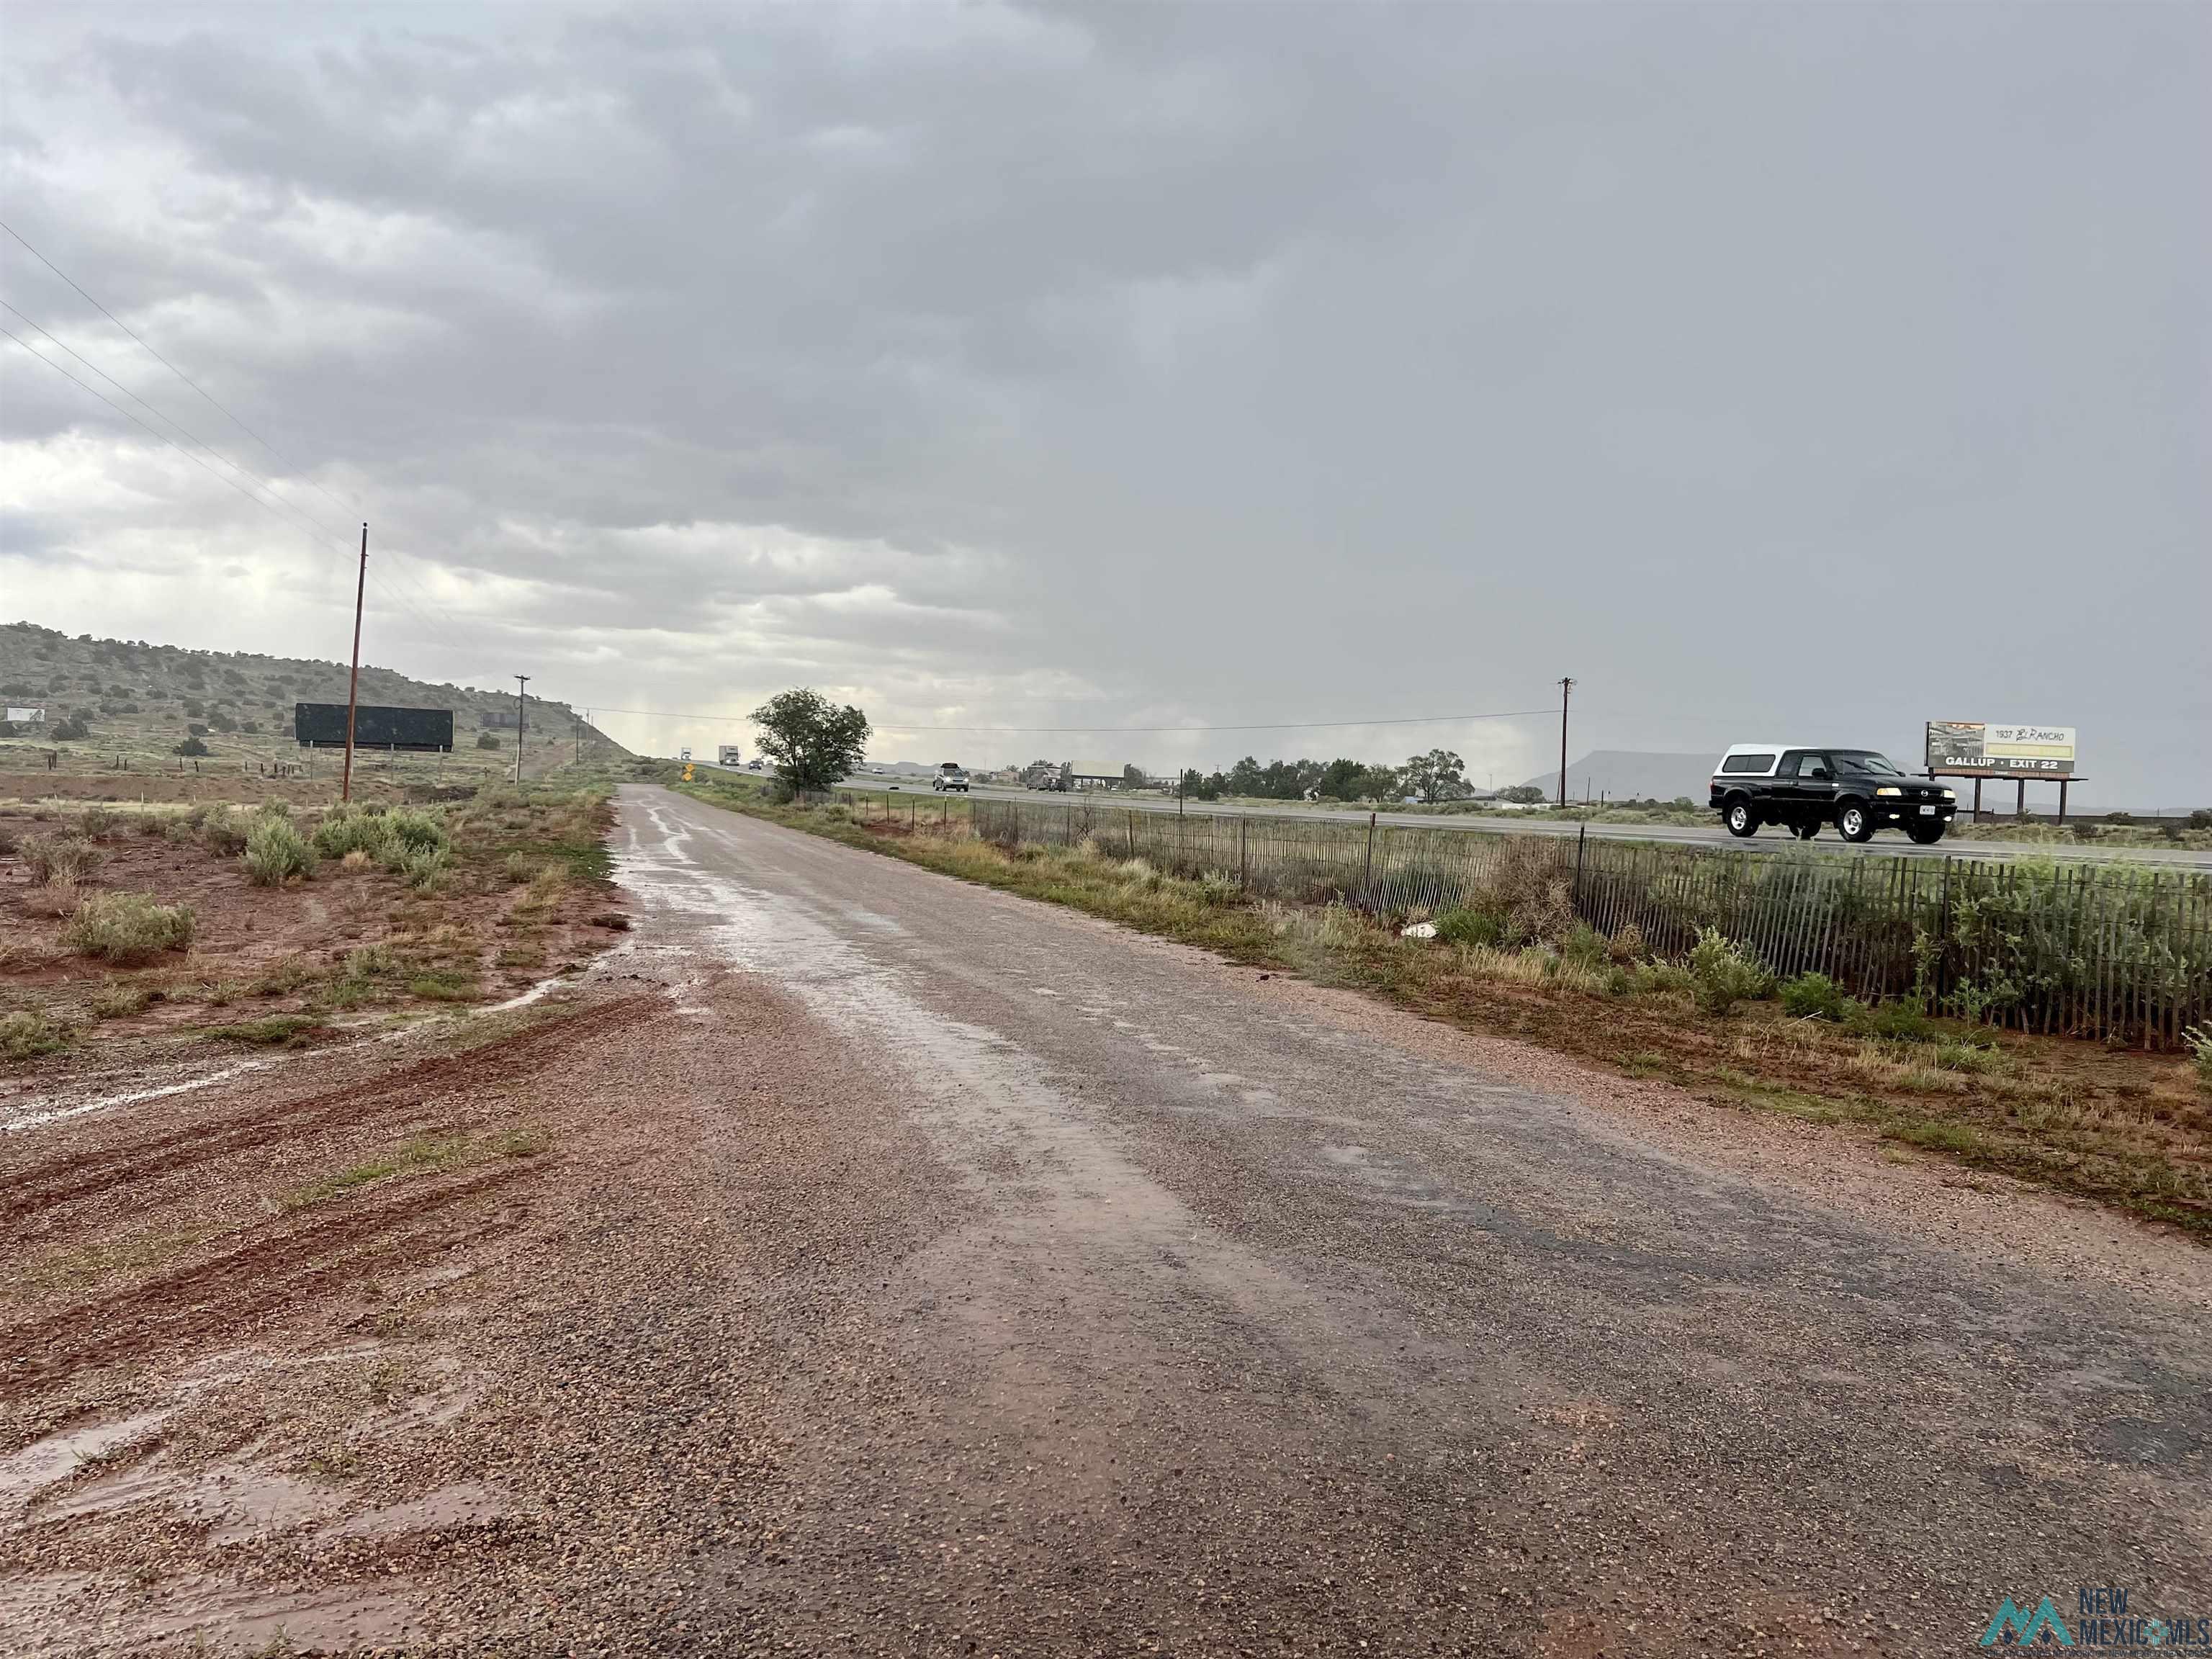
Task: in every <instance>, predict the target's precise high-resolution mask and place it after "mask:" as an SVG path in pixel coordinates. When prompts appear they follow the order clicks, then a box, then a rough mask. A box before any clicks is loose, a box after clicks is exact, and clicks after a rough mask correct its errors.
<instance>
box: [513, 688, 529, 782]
mask: <svg viewBox="0 0 2212 1659" xmlns="http://www.w3.org/2000/svg"><path fill="white" fill-rule="evenodd" d="M528 684H530V676H529V675H527V674H517V675H516V676H515V677H514V781H515V782H516V784H518V785H520V783H521V781H522V737H523V733H524V732H526V731H528V730H529V728H530V704H529V701H528V699H527V698H526V696H524V695H523V688H524V687H526V686H527V685H528Z"/></svg>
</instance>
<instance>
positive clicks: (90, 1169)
mask: <svg viewBox="0 0 2212 1659" xmlns="http://www.w3.org/2000/svg"><path fill="white" fill-rule="evenodd" d="M659 1006H660V999H659V998H658V997H651V996H638V997H625V998H623V999H622V1000H619V1001H615V1002H609V1003H602V1004H599V1005H598V1006H592V1007H587V1008H585V1009H582V1010H580V1011H579V1012H575V1013H573V1014H569V1015H567V1016H564V1017H561V1018H553V1019H548V1020H544V1021H541V1022H539V1023H538V1024H533V1025H531V1026H529V1027H527V1028H526V1029H525V1030H520V1031H518V1032H516V1033H515V1034H514V1035H513V1036H510V1037H506V1038H502V1039H500V1040H498V1041H496V1042H489V1043H485V1044H483V1045H482V1046H480V1047H477V1048H471V1049H469V1050H467V1051H466V1052H465V1053H461V1054H438V1055H434V1056H432V1057H430V1058H428V1059H427V1060H418V1061H416V1062H415V1063H414V1064H412V1065H410V1066H404V1067H403V1068H401V1069H400V1070H398V1071H395V1072H392V1073H386V1074H384V1075H381V1076H374V1077H370V1078H366V1079H362V1080H361V1081H359V1082H356V1083H349V1084H346V1085H343V1086H341V1087H338V1088H336V1089H329V1090H325V1091H320V1092H319V1093H316V1094H313V1095H309V1096H307V1097H304V1098H302V1099H299V1100H295V1101H289V1102H285V1103H278V1104H276V1105H274V1106H266V1105H261V1104H250V1105H248V1106H246V1107H244V1108H242V1109H237V1110H235V1111H234V1112H233V1113H232V1114H230V1115H229V1117H230V1121H229V1123H228V1127H223V1120H222V1118H221V1117H218V1118H217V1119H216V1121H215V1122H213V1123H210V1122H208V1121H200V1122H197V1123H194V1124H191V1125H190V1126H187V1127H182V1128H176V1129H171V1130H167V1132H165V1133H157V1134H151V1135H145V1136H139V1137H134V1138H130V1139H125V1140H124V1141H122V1142H121V1143H120V1144H117V1145H111V1146H103V1147H100V1148H99V1149H97V1150H95V1151H92V1152H76V1153H72V1154H70V1155H67V1156H64V1157H61V1158H55V1159H53V1160H52V1161H50V1162H47V1163H44V1164H38V1163H33V1164H32V1165H31V1166H30V1167H29V1168H28V1169H27V1170H21V1171H20V1172H18V1173H15V1174H12V1175H9V1176H4V1177H0V1238H6V1237H13V1236H16V1235H18V1234H20V1232H21V1228H20V1227H19V1226H17V1225H15V1224H17V1223H19V1222H21V1220H23V1219H24V1218H27V1217H30V1216H34V1215H35V1216H37V1217H39V1218H40V1219H41V1220H50V1219H51V1218H52V1211H53V1210H54V1209H55V1208H56V1207H57V1206H61V1205H64V1204H68V1203H71V1202H74V1201H76V1200H81V1199H85V1198H90V1197H94V1196H97V1195H99V1194H102V1193H105V1192H107V1191H110V1190H112V1189H113V1188H117V1187H121V1186H127V1185H130V1184H131V1183H133V1182H140V1181H146V1180H151V1179H154V1178H156V1177H159V1176H173V1175H175V1174H177V1173H178V1172H179V1171H181V1170H190V1169H193V1168H196V1167H198V1166H200V1165H203V1164H210V1163H212V1162H214V1161H216V1159H219V1158H225V1157H228V1156H229V1155H230V1154H232V1153H235V1152H251V1151H252V1150H254V1149H255V1148H257V1147H260V1146H268V1145H270V1143H272V1142H275V1141H277V1140H281V1139H287V1138H290V1137H294V1136H297V1135H301V1134H302V1133H307V1132H309V1131H312V1130H315V1129H319V1128H324V1127H329V1126H331V1125H332V1124H333V1123H337V1122H339V1121H346V1122H348V1123H358V1122H359V1121H361V1120H362V1117H363V1116H364V1115H366V1114H367V1113H368V1112H369V1111H370V1110H371V1109H375V1108H380V1107H389V1106H392V1105H398V1107H400V1108H401V1109H406V1108H409V1107H413V1106H417V1105H420V1104H421V1103H422V1102H423V1101H424V1100H425V1099H427V1098H428V1097H429V1096H430V1095H431V1094H433V1093H435V1092H436V1091H440V1090H441V1089H445V1088H448V1087H455V1086H463V1085H471V1084H479V1083H482V1082H483V1081H485V1080H486V1079H487V1077H489V1076H496V1077H497V1078H499V1079H502V1080H507V1079H513V1078H515V1077H518V1076H521V1075H524V1074H526V1072H527V1071H534V1070H537V1069H538V1068H540V1067H543V1066H546V1065H548V1064H550V1063H551V1062H552V1061H554V1060H558V1059H560V1058H561V1057H562V1055H564V1054H568V1052H570V1051H571V1050H572V1049H574V1048H576V1047H577V1046H578V1045H579V1044H580V1043H582V1042H587V1041H590V1040H592V1039H593V1038H597V1037H602V1036H607V1035H609V1034H611V1033H612V1032H614V1031H617V1030H622V1029H623V1028H624V1027H626V1026H629V1025H632V1024H636V1023H637V1022H638V1021H640V1020H641V1019H644V1018H648V1017H649V1016H651V1015H652V1014H653V1012H655V1011H656V1010H657V1009H658V1008H659Z"/></svg>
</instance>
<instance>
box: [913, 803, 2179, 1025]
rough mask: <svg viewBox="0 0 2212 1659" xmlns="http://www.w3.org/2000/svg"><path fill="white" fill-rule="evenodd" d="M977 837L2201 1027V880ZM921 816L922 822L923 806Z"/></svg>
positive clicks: (1314, 894) (1639, 855)
mask: <svg viewBox="0 0 2212 1659" xmlns="http://www.w3.org/2000/svg"><path fill="white" fill-rule="evenodd" d="M971 811H972V815H973V823H974V827H975V833H976V834H977V835H978V836H982V837H984V838H985V839H987V840H989V841H993V842H998V843H1000V844H1001V845H1005V846H1014V845H1018V844H1021V843H1024V842H1028V843H1030V844H1042V845H1046V846H1073V845H1077V844H1079V843H1080V842H1084V841H1085V840H1089V841H1091V842H1093V843H1095V844H1096V845H1097V847H1098V848H1099V849H1100V850H1101V851H1103V852H1107V853H1112V854H1120V855H1121V856H1124V857H1129V858H1143V859H1145V860H1147V861H1148V862H1150V863H1152V864H1153V865H1155V866H1158V867H1159V868H1162V869H1164V870H1169V871H1171V872H1175V873H1176V874H1178V875H1185V876H1197V875H1201V874H1204V873H1206V872H1216V873H1219V874H1223V875H1228V876H1232V877H1234V878H1236V879H1237V882H1238V883H1239V884H1241V885H1242V886H1243V887H1244V888H1245V889H1246V890H1248V891H1249V892H1252V893H1254V894H1256V895H1260V896H1271V897H1278V898H1283V899H1288V900H1291V901H1293V902H1303V903H1327V902H1341V903H1346V904H1350V905H1354V906H1357V907H1358V908H1362V909H1366V910H1372V911H1378V912H1404V911H1407V910H1412V909H1414V908H1425V909H1427V910H1429V911H1431V912H1435V911H1440V910H1443V909H1447V908H1452V907H1454V906H1461V905H1464V906H1469V907H1473V908H1485V907H1486V906H1487V905H1490V904H1492V903H1495V902H1498V898H1499V896H1500V895H1501V893H1503V892H1505V891H1508V890H1526V889H1527V887H1528V884H1529V883H1530V881H1531V880H1532V879H1534V880H1536V881H1538V882H1540V883H1547V884H1553V885H1554V886H1555V887H1556V888H1557V889H1558V892H1557V893H1556V894H1555V895H1554V896H1556V897H1559V898H1563V899H1564V901H1565V903H1566V904H1568V905H1571V907H1572V909H1573V912H1574V914H1575V915H1577V916H1578V917H1580V918H1581V919H1582V920H1583V921H1586V922H1588V923H1589V925H1590V926H1591V927H1595V928H1596V929H1597V930H1598V931H1599V932H1601V933H1604V934H1606V935H1607V937H1608V938H1610V937H1613V936H1614V935H1617V934H1619V933H1621V932H1623V931H1624V930H1625V929H1626V928H1627V927H1631V926H1633V927H1635V928H1636V930H1637V931H1638V933H1641V934H1642V936H1643V938H1644V943H1645V945H1647V946H1648V947H1649V948H1650V950H1651V951H1653V952H1654V953H1655V954H1656V955H1659V956H1662V957H1680V956H1681V955H1683V954H1685V953H1686V952H1687V951H1688V950H1689V948H1690V946H1691V945H1693V944H1695V943H1696V941H1697V937H1698V934H1699V931H1700V930H1701V929H1703V928H1705V927H1717V928H1719V929H1720V930H1721V932H1722V933H1724V934H1726V935H1727V936H1728V937H1729V938H1730V939H1735V940H1737V941H1739V942H1740V943H1741V944H1742V945H1745V946H1747V948H1749V949H1750V950H1752V951H1755V952H1756V953H1757V954H1758V956H1759V958H1760V960H1762V961H1763V962H1764V963H1765V964H1766V965H1767V966H1768V967H1770V968H1771V969H1773V970H1774V971H1775V972H1776V973H1778V974H1782V975H1791V974H1800V973H1805V972H1812V971H1817V972H1820V973H1824V974H1826V975H1829V976H1830V977H1832V978H1833V979H1835V980H1836V981H1838V982H1839V983H1840V984H1842V985H1843V986H1844V988H1845V989H1847V990H1849V991H1850V992H1851V993H1853V994H1856V995H1858V996H1862V997H1867V998H1881V997H1887V996H1896V995H1900V994H1905V993H1906V992H1909V991H1911V990H1912V989H1914V988H1915V987H1920V988H1922V989H1923V990H1924V991H1925V992H1927V993H1928V994H1930V995H1932V996H1933V997H1934V998H1935V999H1936V1000H1937V1002H1938V1004H1939V1006H1942V1007H1943V1008H1945V1009H1947V1010H1948V1011H1950V1012H1957V1013H1960V1014H1963V1015H1965V1016H1966V1017H1967V1018H1976V1019H1981V1020H1985V1021H1987V1022H1989V1023H1990V1024H2001V1025H2005V1026H2009V1027H2012V1028H2014V1029H2016V1030H2034V1031H2046V1032H2066V1033H2071V1034H2074V1035H2077V1036H2099V1037H2101V1036H2111V1037H2115V1038H2119V1039H2123V1040H2125V1041H2128V1042H2141V1043H2143V1044H2145V1045H2147V1046H2150V1047H2155V1048H2170V1047H2174V1046H2177V1045H2179V1042H2181V1039H2182V1034H2183V1032H2184V1031H2185V1030H2186V1029H2187V1028H2189V1027H2190V1026H2191V1025H2197V1024H2212V876H2206V875H2203V874H2201V873H2197V872H2189V871H2171V870H2160V869H2154V868H2146V867H2144V866H2136V865H2112V864H2088V863H2079V864H2069V865H2056V864H2052V863H2050V862H2033V861H2027V860H2022V861H2011V860H1978V859H1968V858H1959V857H1953V858H1947V859H1945V860H1942V861H1941V862H1940V863H1939V862H1937V861H1936V860H1933V859H1927V858H1899V857H1890V858H1884V857H1881V856H1880V855H1879V854H1832V853H1819V852H1814V851H1811V850H1809V849H1804V850H1790V851H1784V852H1778V853H1751V852H1747V851H1739V850H1735V849H1732V848H1708V847H1691V846H1676V845H1668V844H1665V843H1655V842H1630V841H1618V840H1612V839H1609V838H1601V839H1595V840H1593V839H1589V838H1588V837H1587V836H1581V837H1577V838H1575V839H1569V838H1568V837H1565V836H1526V835H1522V836H1516V835H1510V834H1501V833H1498V832H1495V831H1492V832H1487V833H1486V832H1484V831H1481V830H1474V829H1443V828H1438V829H1430V828H1427V827H1415V826H1411V825H1404V824H1376V823H1368V824H1364V825H1361V824H1347V823H1328V822H1310V821H1309V822H1301V821H1299V820H1297V819H1296V818H1291V817H1285V816H1280V815H1270V816H1265V817H1229V816H1226V815H1218V814H1212V813H1209V814H1205V815H1202V816H1200V815H1194V816H1191V817H1182V816H1178V815H1175V814H1170V813H1164V812H1149V811H1132V810H1130V809H1128V808H1126V807H1115V806H1110V805H1100V804H1097V803H1096V802H1091V801H1077V802H1069V803H1066V804H1065V805H1062V804H1059V803H1051V804H1046V803H1038V802H1030V801H1002V800H991V799H977V800H976V801H975V802H974V803H973V805H972V807H971ZM923 816H924V820H925V825H926V820H927V816H929V815H927V814H924V815H923Z"/></svg>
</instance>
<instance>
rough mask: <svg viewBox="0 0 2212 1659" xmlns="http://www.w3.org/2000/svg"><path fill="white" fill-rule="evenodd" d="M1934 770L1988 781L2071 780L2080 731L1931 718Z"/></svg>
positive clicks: (1930, 760) (1930, 749)
mask: <svg viewBox="0 0 2212 1659" xmlns="http://www.w3.org/2000/svg"><path fill="white" fill-rule="evenodd" d="M1928 769H1929V771H1931V772H1956V773H1961V774H1964V775H1967V776H1979V777H1986V778H2019V777H2027V778H2070V777H2072V776H2073V775H2074V728H2073V727H2072V726H1999V725H1996V724H1994V723H1992V722H1988V721H1983V720H1930V721H1929V722H1928Z"/></svg>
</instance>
